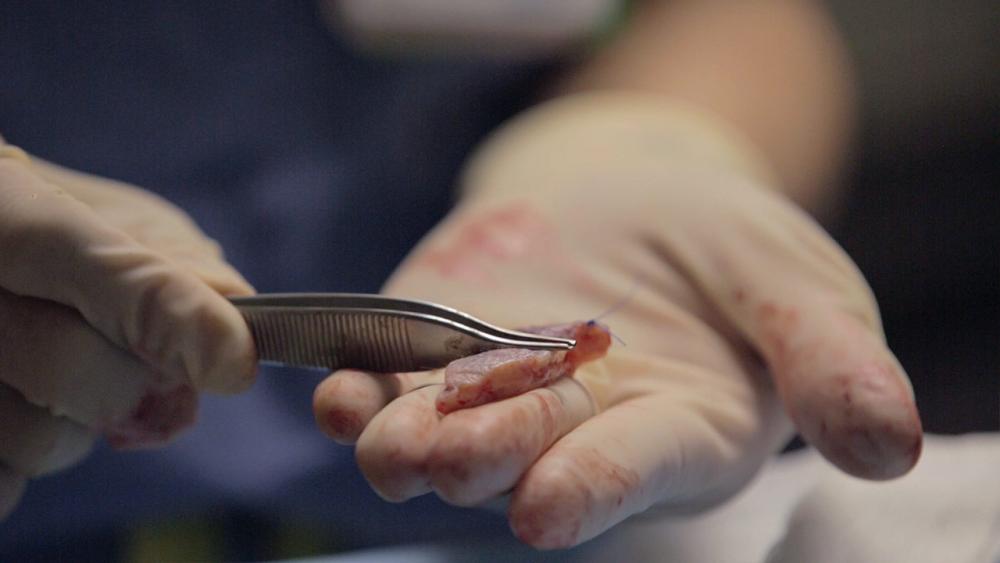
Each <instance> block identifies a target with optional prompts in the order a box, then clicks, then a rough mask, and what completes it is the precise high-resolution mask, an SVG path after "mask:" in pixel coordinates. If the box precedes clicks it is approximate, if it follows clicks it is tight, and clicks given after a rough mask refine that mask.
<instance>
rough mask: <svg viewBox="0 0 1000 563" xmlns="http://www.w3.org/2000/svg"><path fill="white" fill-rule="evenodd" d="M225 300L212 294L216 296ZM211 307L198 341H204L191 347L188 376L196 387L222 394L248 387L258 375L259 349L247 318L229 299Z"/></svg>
mask: <svg viewBox="0 0 1000 563" xmlns="http://www.w3.org/2000/svg"><path fill="white" fill-rule="evenodd" d="M215 299H218V300H222V298H221V297H218V296H213V300H215ZM222 301H223V302H222V303H220V304H218V306H215V305H214V304H213V306H210V307H208V308H207V309H208V311H206V313H205V314H204V315H202V319H201V322H200V323H199V324H200V326H199V327H197V329H196V330H198V331H199V332H200V334H199V335H197V337H198V341H199V342H201V343H202V344H203V345H202V346H199V347H197V348H196V349H194V350H192V352H193V353H194V354H198V355H201V357H200V358H192V360H191V361H190V363H189V365H191V366H193V367H192V369H189V376H190V378H191V381H192V383H193V384H194V386H195V388H197V389H199V390H202V391H211V392H215V393H222V394H235V393H241V392H243V391H246V390H247V389H249V388H250V387H251V386H252V385H253V383H254V381H255V380H256V376H257V350H256V347H255V346H254V342H253V338H252V337H251V335H250V330H249V328H248V327H247V324H246V321H245V320H244V319H243V317H242V315H240V313H239V312H238V311H237V310H236V308H235V307H233V306H232V305H230V304H229V303H228V302H225V301H224V300H222Z"/></svg>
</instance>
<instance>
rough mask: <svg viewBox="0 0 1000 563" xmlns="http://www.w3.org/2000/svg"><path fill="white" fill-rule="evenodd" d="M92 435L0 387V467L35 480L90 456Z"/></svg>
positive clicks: (81, 427) (84, 428) (15, 393)
mask: <svg viewBox="0 0 1000 563" xmlns="http://www.w3.org/2000/svg"><path fill="white" fill-rule="evenodd" d="M94 439H95V434H94V433H93V432H91V431H90V430H88V429H87V428H86V427H84V426H82V425H80V424H77V423H75V422H73V421H71V420H69V419H67V418H63V417H57V416H53V415H52V414H51V413H49V412H48V411H47V410H46V409H43V408H41V407H37V406H35V405H32V404H30V403H28V402H27V401H25V400H24V398H23V397H21V395H20V394H19V393H18V392H16V391H14V390H13V389H11V388H10V387H8V386H6V385H2V384H0V464H3V465H5V466H7V467H9V468H11V469H13V470H14V471H17V472H18V473H19V474H21V475H26V476H31V477H35V476H38V475H43V474H45V473H51V472H53V471H58V470H60V469H64V468H66V467H69V466H71V465H74V464H75V463H77V462H78V461H80V460H81V459H83V457H84V456H86V455H87V453H88V452H90V449H91V447H92V446H93V443H94Z"/></svg>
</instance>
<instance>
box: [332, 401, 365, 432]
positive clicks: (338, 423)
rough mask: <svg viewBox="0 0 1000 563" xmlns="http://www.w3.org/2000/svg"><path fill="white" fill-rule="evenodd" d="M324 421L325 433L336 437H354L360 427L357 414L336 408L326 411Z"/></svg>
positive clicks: (359, 418) (359, 419)
mask: <svg viewBox="0 0 1000 563" xmlns="http://www.w3.org/2000/svg"><path fill="white" fill-rule="evenodd" d="M324 420H325V421H326V428H325V430H326V431H327V433H329V434H331V435H334V436H337V437H346V436H354V435H356V434H357V433H358V431H359V430H360V429H361V426H362V423H361V417H360V416H359V415H358V413H356V412H353V411H347V410H343V409H338V408H333V409H330V410H328V411H327V412H326V415H325V416H324Z"/></svg>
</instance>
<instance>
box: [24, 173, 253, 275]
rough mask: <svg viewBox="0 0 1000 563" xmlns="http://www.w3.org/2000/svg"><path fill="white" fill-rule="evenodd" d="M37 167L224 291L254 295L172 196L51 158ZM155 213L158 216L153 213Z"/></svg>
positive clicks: (146, 243) (137, 238) (143, 242)
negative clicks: (165, 196) (158, 194)
mask: <svg viewBox="0 0 1000 563" xmlns="http://www.w3.org/2000/svg"><path fill="white" fill-rule="evenodd" d="M31 169H32V171H34V172H36V173H37V174H38V175H39V176H40V177H41V178H43V179H44V180H46V181H48V182H51V183H52V184H53V185H56V186H59V187H60V188H65V189H66V190H67V191H69V192H70V194H72V196H73V197H74V198H76V199H78V200H80V201H82V202H84V203H85V204H87V205H88V206H90V207H92V208H94V209H100V210H101V211H102V213H103V214H104V216H108V215H113V216H114V217H115V218H116V221H117V222H116V223H115V224H116V225H117V226H118V227H119V228H120V229H122V230H123V231H125V232H126V233H128V234H129V235H130V236H131V237H132V238H133V239H135V241H136V242H138V243H139V244H141V245H143V246H146V247H148V248H151V249H153V250H155V251H157V252H159V253H160V254H162V255H164V256H166V257H168V258H170V259H171V260H173V261H174V262H176V263H177V264H179V265H180V266H182V267H183V268H186V269H188V270H190V271H192V272H193V273H194V274H195V275H196V276H198V277H199V278H201V280H202V281H204V282H205V283H207V284H208V285H209V286H210V287H212V289H214V290H216V291H217V292H219V293H221V294H222V295H249V294H251V293H252V292H253V288H252V287H251V286H250V284H249V283H247V281H246V280H245V279H244V278H243V276H242V275H240V273H239V272H237V271H236V270H235V269H233V268H232V267H231V266H230V265H229V264H228V263H227V262H226V261H225V260H224V259H223V256H222V249H221V248H220V247H219V245H218V244H217V243H215V241H213V240H211V239H209V238H208V237H207V236H205V234H204V233H203V232H202V231H201V229H199V228H198V226H197V225H196V224H194V222H193V221H191V219H190V218H189V217H188V216H187V215H186V214H185V213H184V212H183V211H182V210H180V209H178V208H177V207H175V206H174V205H173V204H171V203H170V202H168V201H167V200H165V199H163V198H161V197H159V196H157V195H156V194H153V193H151V192H147V191H145V190H141V189H138V188H136V187H134V186H130V185H128V184H124V183H121V182H116V181H114V180H110V179H107V178H98V177H96V176H91V175H89V174H85V173H82V172H78V171H75V170H70V169H67V168H63V167H61V166H58V165H55V164H52V163H50V162H45V161H43V160H40V159H37V158H36V159H33V160H32V161H31ZM153 213H155V216H151V215H152V214H153Z"/></svg>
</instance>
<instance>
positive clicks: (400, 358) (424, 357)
mask: <svg viewBox="0 0 1000 563" xmlns="http://www.w3.org/2000/svg"><path fill="white" fill-rule="evenodd" d="M230 301H231V302H232V303H233V304H234V305H235V306H236V308H237V309H238V310H239V311H240V313H241V314H242V315H243V318H244V319H246V321H247V325H248V326H249V328H250V332H251V334H252V335H253V339H254V343H255V344H256V347H257V356H258V359H259V361H261V362H264V363H272V364H281V365H291V366H302V367H320V368H326V369H330V370H336V369H342V368H353V369H360V370H366V371H374V372H400V371H419V370H425V369H434V368H439V367H444V366H445V365H447V364H448V363H449V362H451V361H453V360H456V359H458V358H462V357H465V356H470V355H473V354H478V353H480V352H485V351H487V350H494V349H498V348H531V349H551V350H568V349H570V348H572V347H573V346H574V345H575V342H573V341H572V340H568V339H564V338H553V337H546V336H539V335H535V334H526V333H520V332H516V331H510V330H506V329H501V328H498V327H495V326H493V325H490V324H488V323H485V322H483V321H481V320H479V319H476V318H474V317H472V316H470V315H466V314H465V313H462V312H460V311H456V310H454V309H450V308H447V307H444V306H441V305H437V304H435V303H427V302H422V301H411V300H405V299H395V298H390V297H383V296H380V295H367V294H347V293H320V294H303V293H294V294H271V295H259V296H254V297H237V298H232V299H230Z"/></svg>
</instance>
